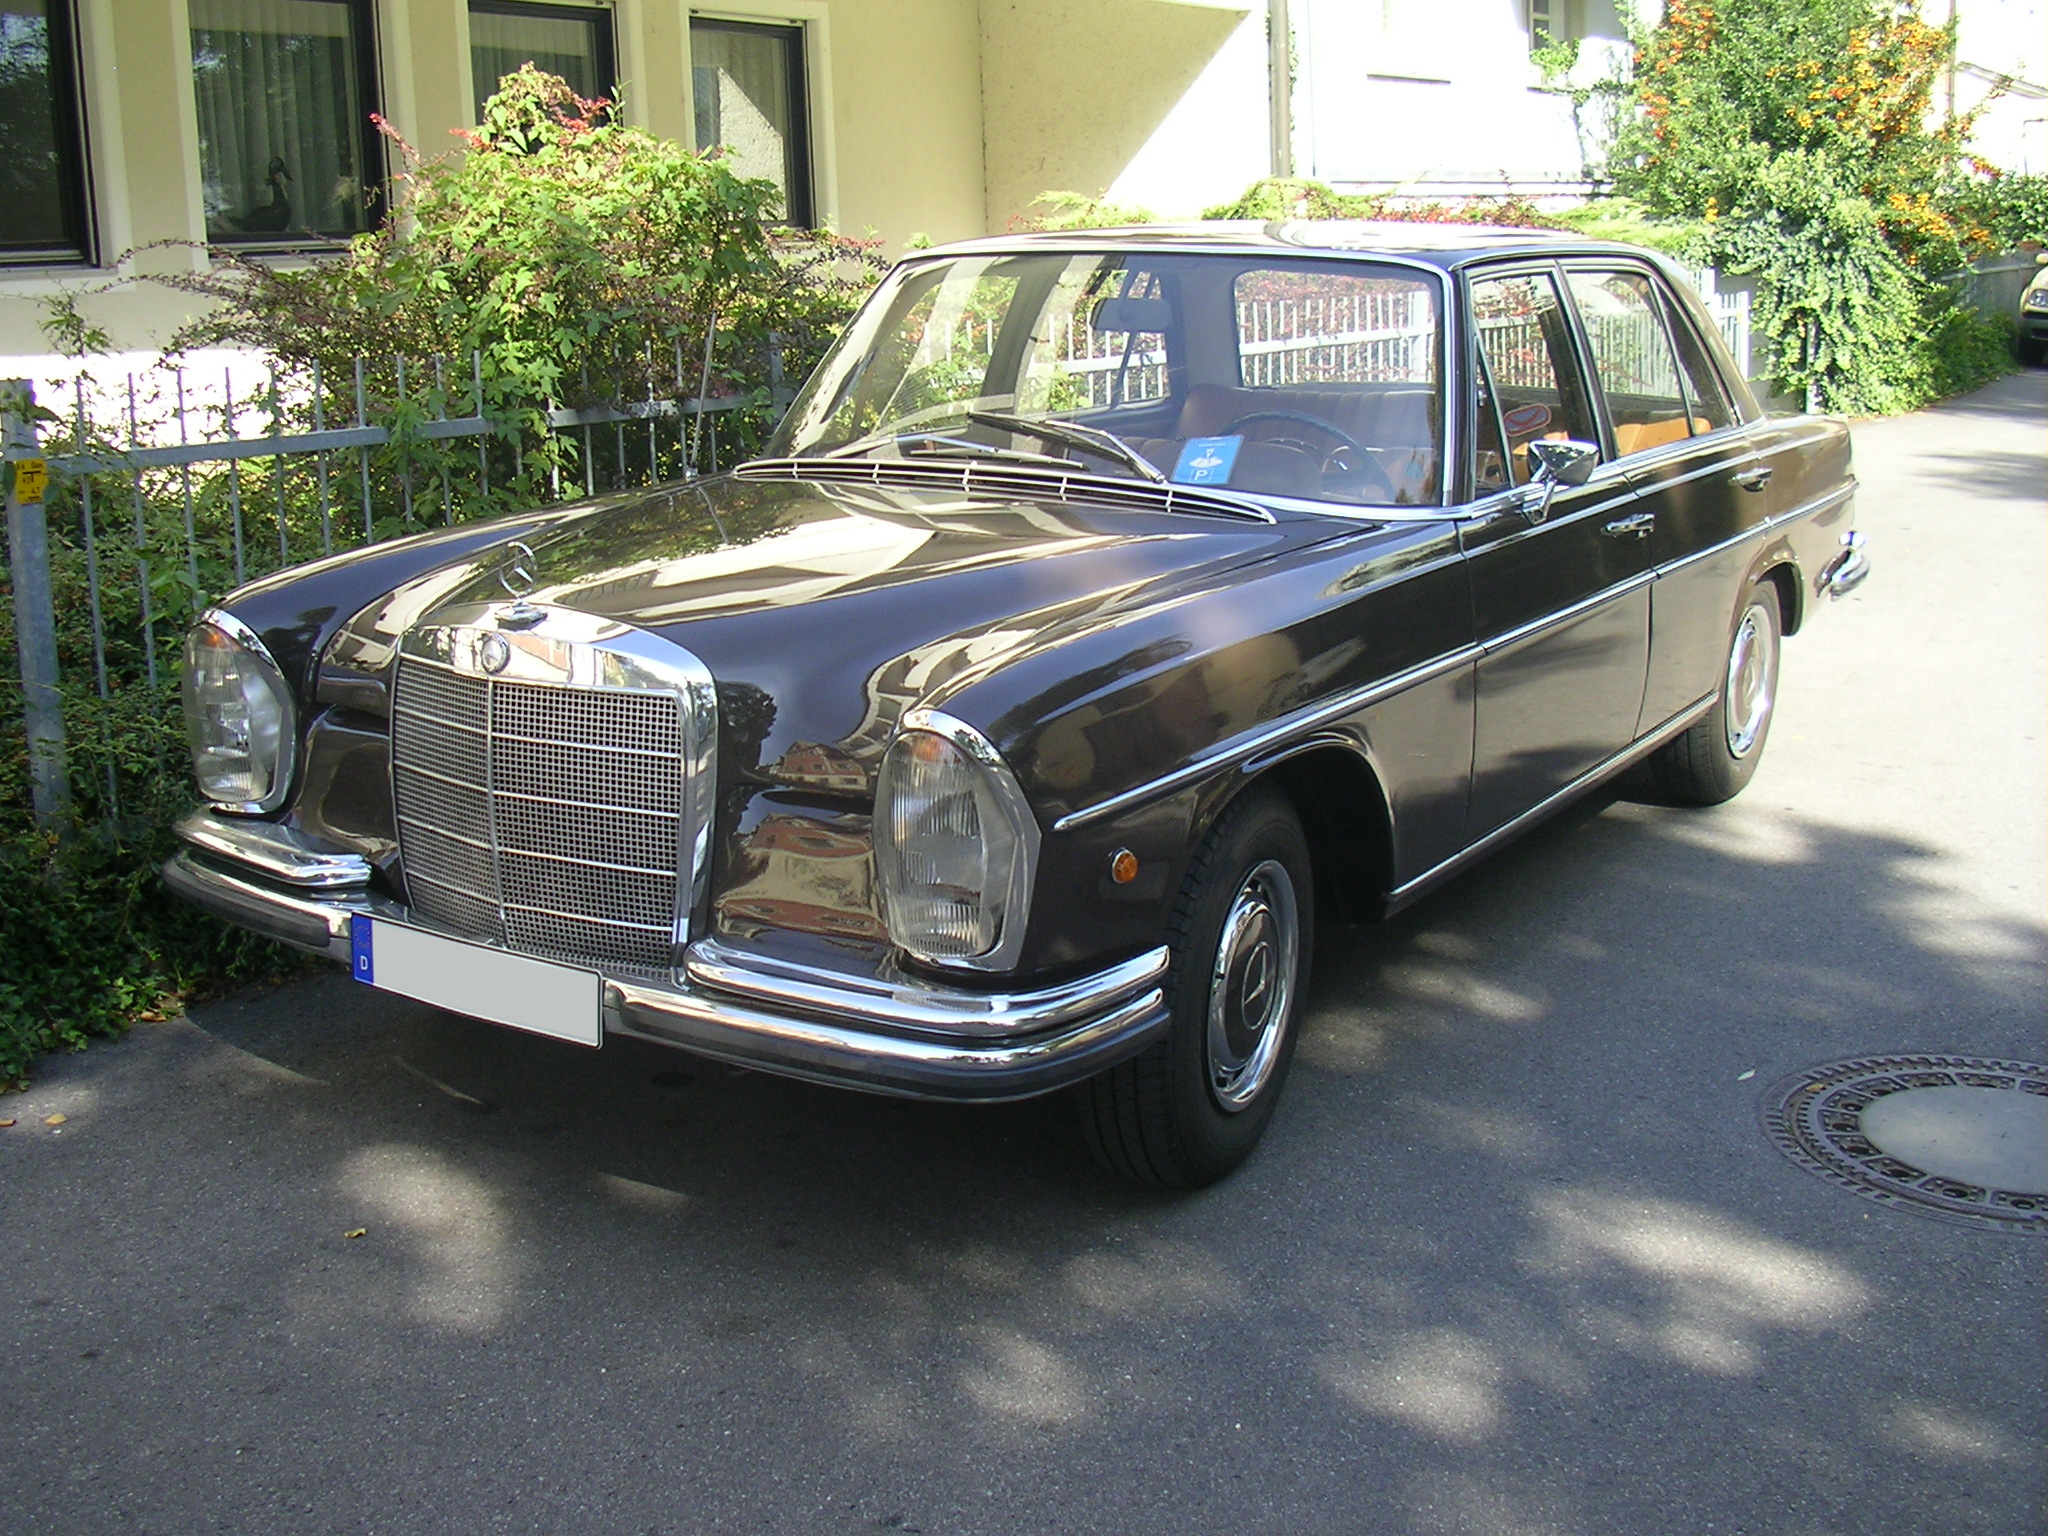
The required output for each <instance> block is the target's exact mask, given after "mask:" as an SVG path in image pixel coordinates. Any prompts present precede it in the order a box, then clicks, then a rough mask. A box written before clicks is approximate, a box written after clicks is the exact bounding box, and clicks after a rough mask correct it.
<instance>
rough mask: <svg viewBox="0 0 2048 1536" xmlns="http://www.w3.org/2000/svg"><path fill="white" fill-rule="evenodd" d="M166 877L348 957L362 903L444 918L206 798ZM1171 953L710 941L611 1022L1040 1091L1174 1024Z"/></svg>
mask: <svg viewBox="0 0 2048 1536" xmlns="http://www.w3.org/2000/svg"><path fill="white" fill-rule="evenodd" d="M178 833H179V835H180V836H181V837H183V838H184V839H185V841H186V842H187V843H188V844H190V846H189V847H188V848H187V849H185V850H184V851H182V852H180V853H179V854H177V855H176V856H175V857H174V858H172V859H171V860H170V862H168V863H167V864H165V865H164V871H163V874H164V883H165V884H166V885H168V886H169V887H170V888H171V890H172V891H174V892H175V893H177V894H178V895H179V896H182V897H183V898H185V899H186V900H187V901H190V902H192V903H193V904H194V905H196V906H199V907H202V908H204V909H205V910H207V911H209V912H212V913H214V914H215V915H216V916H219V917H223V918H226V919H227V920H228V921H229V922H232V923H237V924H239V925H241V926H242V927H245V928H249V929H252V930H254V931H255V932H258V933H262V934H267V935H268V936H270V937H271V938H275V939H282V940H283V941H284V942H286V943H288V944H295V945H297V946H298V947H300V948H301V949H306V950H310V951H312V952H313V953H315V954H319V955H324V956H326V957H327V958H329V959H331V960H336V961H339V962H340V963H342V964H344V965H346V964H348V962H349V953H350V942H351V938H350V924H351V922H352V920H353V919H354V918H355V917H356V916H357V915H359V914H360V915H362V916H367V917H373V918H378V919H381V920H383V921H385V922H396V923H405V924H407V925H409V926H413V927H420V928H430V927H431V925H429V924H425V923H421V922H419V921H418V920H417V919H415V918H414V917H413V916H412V914H411V913H410V912H408V911H407V910H406V908H404V907H403V906H401V905H400V904H399V903H397V902H395V901H391V900H389V899H388V898H385V897H382V896H379V895H377V894H376V893H375V892H374V891H372V890H371V889H370V888H369V874H370V870H369V865H368V863H367V861H363V860H360V859H357V858H356V857H355V856H354V855H349V854H334V853H329V852H324V851H321V850H318V849H315V848H313V847H311V846H309V845H307V844H305V843H304V842H303V840H300V839H298V838H296V837H295V836H293V835H292V834H291V833H290V832H289V831H288V830H286V829H282V828H278V827H276V826H273V825H271V824H268V823H263V822H242V821H230V820H228V819H227V818H225V817H219V816H214V815H212V814H211V813H209V812H206V811H197V812H194V813H193V814H192V815H191V816H188V817H187V818H186V819H185V820H184V821H183V822H181V823H180V824H179V827H178ZM1166 963H1167V952H1166V950H1165V949H1164V948H1159V949H1154V950H1150V951H1148V952H1146V953H1145V954H1142V955H1138V956H1135V957H1133V958H1132V959H1129V960H1125V961H1122V962H1120V963H1118V964H1116V965H1113V966H1110V967H1108V968H1106V969H1104V970H1100V971H1096V972H1093V973H1091V974H1090V975H1087V976H1082V977H1078V978H1075V979H1073V980H1069V981H1064V982H1059V983H1056V984H1054V985H1051V986H1045V987H1037V988H1032V989H1028V990H1024V991H1016V992H984V991H974V990H971V989H968V988H965V987H952V986H946V985H943V984H939V983H934V982H926V981H923V980H920V979H918V978H913V977H908V976H891V977H876V976H858V975H853V974H850V973H845V972H840V971H828V970H824V969H821V968H818V967H813V966H801V965H795V964H792V963H789V962H786V961H777V960H772V959H768V958H765V957H762V956H758V955H755V954H752V953H749V952H745V951H741V950H737V949H734V948H731V947H729V946H725V945H722V944H719V943H718V942H717V941H715V940H711V939H700V940H698V941H697V942H696V943H695V944H693V945H691V946H690V948H689V950H688V951H687V952H686V954H685V961H684V965H683V967H682V969H681V971H680V972H679V973H678V974H677V975H676V976H675V977H674V978H673V979H672V980H671V981H659V980H652V979H648V978H645V977H635V976H609V975H608V976H606V977H605V985H604V1015H605V1029H606V1031H607V1032H608V1033H613V1034H620V1035H633V1036H637V1037H639V1038H641V1039H646V1040H653V1041H658V1042H660V1043H661V1044H664V1045H673V1046H680V1047H682V1048H683V1049H685V1050H688V1051H692V1052H695V1053H696V1054H698V1055H702V1056H709V1057H713V1058H715V1059H717V1060H720V1061H726V1062H731V1063H733V1064H735V1065H738V1066H745V1067H753V1068H757V1069H759V1070H761V1071H764V1072H777V1073H781V1074H783V1075H785V1076H789V1077H801V1078H808V1079H811V1080H813V1081H817V1082H824V1083H831V1084H834V1085H837V1086H840V1087H846V1088H857V1089H862V1090H865V1091H867V1092H870V1093H888V1094H897V1095H901V1096H906V1097H910V1098H925V1099H954V1100H981V1101H993V1100H999V1099H1021V1098H1029V1097H1031V1096H1033V1095H1035V1094H1041V1093H1050V1092H1052V1091H1053V1090H1055V1089H1058V1088H1063V1087H1066V1086H1068V1085H1069V1084H1072V1083H1076V1082H1079V1081H1080V1080H1081V1079H1083V1078H1085V1077H1090V1076H1092V1075H1093V1074H1095V1073H1097V1072H1099V1071H1101V1070H1102V1069H1103V1068H1105V1067H1109V1066H1112V1065H1114V1064H1115V1063H1116V1062H1118V1061H1121V1060H1123V1059H1124V1058H1125V1057H1127V1056H1131V1055H1134V1054H1136V1053H1137V1052H1139V1051H1141V1050H1143V1049H1144V1048H1145V1047H1146V1046H1148V1045H1150V1044H1151V1043H1152V1042H1153V1041H1154V1040H1156V1039H1158V1038H1159V1037H1160V1035H1161V1034H1163V1033H1164V1031H1165V1029H1166V1026H1167V1005H1166V999H1165V994H1164V992H1163V991H1162V990H1161V979H1162V978H1163V976H1164V975H1165V972H1166Z"/></svg>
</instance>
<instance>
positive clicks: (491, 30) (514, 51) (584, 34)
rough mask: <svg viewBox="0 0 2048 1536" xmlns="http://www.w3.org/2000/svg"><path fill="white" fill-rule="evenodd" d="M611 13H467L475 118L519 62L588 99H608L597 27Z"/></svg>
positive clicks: (609, 84) (608, 90)
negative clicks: (600, 73) (600, 70)
mask: <svg viewBox="0 0 2048 1536" xmlns="http://www.w3.org/2000/svg"><path fill="white" fill-rule="evenodd" d="M610 20H611V14H610V12H606V11H600V12H591V13H588V15H587V17H584V16H537V15H507V14H505V13H503V12H499V11H478V10H472V11H471V12H470V13H469V67H470V75H471V77H472V78H473V79H474V81H475V83H476V115H477V120H478V121H479V122H481V121H482V120H483V115H484V103H485V102H486V101H488V100H490V98H491V95H492V93H493V92H495V91H496V90H497V89H498V82H499V81H500V80H501V79H503V78H504V77H505V76H506V75H509V74H511V73H512V72H513V71H514V70H516V69H518V68H519V67H520V66H521V65H522V64H532V65H534V66H535V67H536V68H539V69H543V70H545V71H547V73H549V74H551V75H560V76H561V77H562V78H563V79H564V80H566V81H568V82H569V89H570V90H572V91H574V92H575V93H576V94H577V95H578V96H581V97H583V98H584V100H586V101H589V100H592V99H594V98H596V97H598V96H609V95H610V94H611V92H612V82H611V81H609V80H600V79H599V78H598V77H597V70H598V57H597V54H598V40H597V29H598V28H599V27H601V26H605V25H607V24H608V23H609V22H610Z"/></svg>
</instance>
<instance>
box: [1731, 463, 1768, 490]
mask: <svg viewBox="0 0 2048 1536" xmlns="http://www.w3.org/2000/svg"><path fill="white" fill-rule="evenodd" d="M1773 473H1774V471H1773V470H1772V468H1771V466H1770V465H1768V464H1759V465H1757V466H1756V468H1754V469H1745V470H1741V471H1738V472H1737V474H1736V476H1735V483H1736V484H1737V485H1739V486H1741V487H1742V488H1743V489H1744V490H1745V491H1760V490H1762V489H1763V488H1764V487H1765V486H1767V485H1769V484H1770V483H1771V476H1772V474H1773Z"/></svg>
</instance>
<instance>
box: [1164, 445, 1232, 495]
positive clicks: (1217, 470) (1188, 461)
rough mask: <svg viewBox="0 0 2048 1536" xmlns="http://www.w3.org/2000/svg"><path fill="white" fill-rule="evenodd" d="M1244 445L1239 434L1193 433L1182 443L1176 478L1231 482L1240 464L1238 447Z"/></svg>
mask: <svg viewBox="0 0 2048 1536" xmlns="http://www.w3.org/2000/svg"><path fill="white" fill-rule="evenodd" d="M1243 446H1244V437H1243V435H1242V434H1240V435H1238V436H1236V437H1191V438H1189V439H1188V440H1187V441H1186V442H1185V443H1183V444H1181V449H1180V458H1179V460H1178V461H1177V462H1176V463H1175V464H1174V466H1173V478H1174V479H1175V480H1176V481H1177V482H1179V483H1180V484H1181V485H1228V484H1230V472H1231V470H1232V469H1234V468H1236V467H1237V450H1238V449H1240V448H1242V447H1243Z"/></svg>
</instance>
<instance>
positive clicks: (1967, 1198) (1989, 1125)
mask: <svg viewBox="0 0 2048 1536" xmlns="http://www.w3.org/2000/svg"><path fill="white" fill-rule="evenodd" d="M1763 1120H1764V1129H1765V1131H1766V1132H1768V1133H1769V1135H1770V1138H1771V1140H1772V1141H1774V1142H1776V1143H1777V1144H1778V1147H1779V1148H1780V1150H1782V1151H1783V1152H1784V1153H1785V1154H1786V1156H1788V1157H1790V1158H1791V1159H1792V1160H1793V1161H1794V1162H1795V1163H1799V1164H1801V1165H1802V1166H1804V1167H1807V1168H1811V1169H1812V1170H1813V1171H1814V1172H1815V1173H1818V1174H1821V1175H1823V1176H1825V1177H1827V1178H1830V1179H1833V1180H1834V1181H1835V1182H1836V1183H1837V1184H1842V1185H1845V1186H1847V1187H1848V1188H1849V1189H1852V1190H1854V1191H1855V1192H1856V1193H1857V1194H1859V1195H1864V1196H1867V1197H1868V1198H1870V1199H1872V1200H1881V1201H1883V1202H1884V1203H1885V1204H1887V1205H1902V1206H1906V1207H1908V1208H1909V1209H1912V1210H1916V1211H1920V1212H1922V1213H1924V1214H1926V1215H1929V1216H1938V1217H1941V1218H1943V1219H1945V1220H1949V1221H1961V1222H1967V1223H1969V1224H1970V1225H1972V1226H1979V1227H1995V1228H1997V1229H1998V1230H1999V1231H2001V1232H2048V1067H2039V1066H2035V1065H2033V1064H2031V1063H2029V1062H2023V1061H1979V1060H1976V1059H1974V1058H1972V1057H1968V1056H1867V1057H1864V1058H1863V1059H1861V1060H1859V1061H1843V1062H1837V1063H1835V1064H1834V1065H1833V1066H1826V1067H1817V1068H1814V1069H1813V1070H1811V1071H1808V1072H1802V1073H1800V1074H1799V1075H1798V1076H1796V1077H1788V1078H1786V1079H1785V1081H1784V1082H1782V1083H1780V1084H1779V1085H1778V1086H1777V1087H1776V1088H1775V1089H1773V1090H1772V1092H1771V1094H1770V1096H1769V1097H1768V1098H1766V1099H1765V1100H1764V1106H1763Z"/></svg>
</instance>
